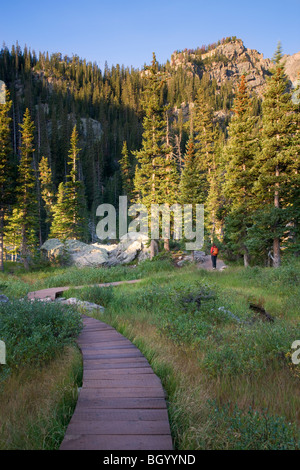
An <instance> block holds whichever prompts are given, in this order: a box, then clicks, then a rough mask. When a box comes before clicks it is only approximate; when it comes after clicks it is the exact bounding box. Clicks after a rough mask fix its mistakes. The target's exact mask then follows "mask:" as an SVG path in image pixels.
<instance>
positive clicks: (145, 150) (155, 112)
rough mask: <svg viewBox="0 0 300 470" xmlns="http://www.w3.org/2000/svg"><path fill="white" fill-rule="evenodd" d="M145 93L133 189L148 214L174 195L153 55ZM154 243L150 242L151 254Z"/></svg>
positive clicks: (161, 75) (160, 83) (162, 76)
mask: <svg viewBox="0 0 300 470" xmlns="http://www.w3.org/2000/svg"><path fill="white" fill-rule="evenodd" d="M144 76H145V81H146V84H145V89H144V92H143V101H142V105H143V109H144V112H145V116H144V119H143V129H144V132H143V137H142V148H141V150H139V151H136V152H135V153H134V154H135V156H136V159H137V162H138V165H137V167H136V171H135V177H134V189H135V194H136V198H137V202H140V203H142V204H144V205H145V206H146V207H147V208H148V210H149V209H150V207H151V204H164V203H170V201H171V200H173V199H174V197H175V194H174V190H173V188H172V186H173V181H174V171H173V168H174V166H173V160H172V158H171V156H170V154H171V153H172V149H171V147H170V145H168V143H167V140H168V139H167V122H166V107H165V106H164V105H163V104H161V89H162V86H163V85H164V83H165V80H166V76H165V74H164V73H163V72H160V71H159V69H158V63H157V61H156V57H155V54H153V60H152V64H151V66H148V67H145V70H144ZM154 247H155V242H154V240H151V248H152V254H151V256H153V254H154Z"/></svg>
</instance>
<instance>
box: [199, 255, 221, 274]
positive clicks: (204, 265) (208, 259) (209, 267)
mask: <svg viewBox="0 0 300 470" xmlns="http://www.w3.org/2000/svg"><path fill="white" fill-rule="evenodd" d="M197 266H198V268H199V269H206V270H208V271H213V268H212V263H211V257H210V255H206V257H205V261H204V262H203V263H198V264H197ZM225 268H227V266H226V264H225V263H224V261H222V260H221V259H217V271H223V269H225Z"/></svg>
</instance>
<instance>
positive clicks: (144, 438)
mask: <svg viewBox="0 0 300 470" xmlns="http://www.w3.org/2000/svg"><path fill="white" fill-rule="evenodd" d="M59 292H61V291H59ZM48 293H49V292H48ZM34 294H35V295H34V296H32V297H31V298H44V297H43V296H44V295H45V292H42V291H40V295H41V297H39V291H36V292H35V293H34ZM45 296H49V295H45ZM83 324H84V327H83V330H82V332H81V333H80V335H79V337H78V339H77V341H78V345H79V347H80V349H81V352H82V358H83V384H82V388H81V390H80V393H79V397H78V401H77V405H76V408H75V411H74V414H73V416H72V418H71V421H70V423H69V425H68V427H67V430H66V434H65V437H64V439H63V442H62V444H61V446H60V450H172V449H173V446H172V438H171V433H170V426H169V420H168V412H167V407H166V400H165V393H164V390H163V387H162V384H161V381H160V379H159V378H158V377H157V376H156V375H155V374H154V372H153V370H152V368H151V366H150V365H149V363H148V361H147V359H146V358H145V357H144V356H143V355H142V353H141V352H140V351H139V349H138V348H137V347H136V346H134V345H133V344H132V343H131V342H130V341H129V340H128V339H127V338H125V337H124V336H122V335H121V334H120V333H118V332H117V331H116V330H115V329H114V328H112V327H111V326H109V325H107V324H106V323H104V322H102V321H99V320H96V319H94V318H91V317H88V316H85V315H83Z"/></svg>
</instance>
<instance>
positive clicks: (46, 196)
mask: <svg viewBox="0 0 300 470" xmlns="http://www.w3.org/2000/svg"><path fill="white" fill-rule="evenodd" d="M39 180H40V188H41V197H42V200H43V201H44V207H45V212H46V224H47V227H48V228H49V227H50V225H51V222H52V211H53V206H54V202H55V197H54V193H55V188H54V185H53V180H52V171H51V168H50V166H49V163H48V159H47V158H46V157H42V158H41V161H40V163H39ZM47 232H48V230H47Z"/></svg>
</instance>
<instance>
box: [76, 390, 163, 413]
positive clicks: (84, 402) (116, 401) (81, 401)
mask: <svg viewBox="0 0 300 470" xmlns="http://www.w3.org/2000/svg"><path fill="white" fill-rule="evenodd" d="M77 405H78V406H80V407H85V406H87V407H89V408H106V409H112V410H117V409H118V408H121V409H123V408H126V409H128V410H129V409H143V408H147V409H149V410H155V409H161V408H162V409H164V408H166V402H165V400H164V399H163V398H110V397H108V398H96V399H94V400H89V399H88V398H85V397H84V396H81V394H79V398H78V401H77Z"/></svg>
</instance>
